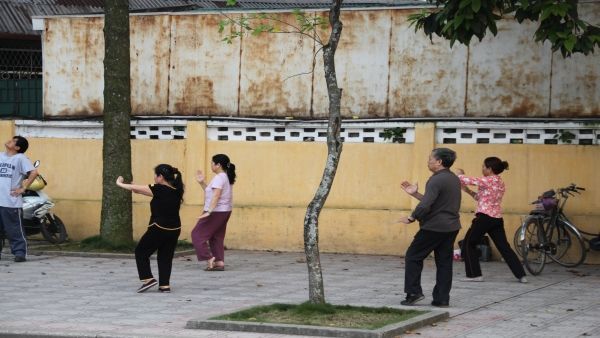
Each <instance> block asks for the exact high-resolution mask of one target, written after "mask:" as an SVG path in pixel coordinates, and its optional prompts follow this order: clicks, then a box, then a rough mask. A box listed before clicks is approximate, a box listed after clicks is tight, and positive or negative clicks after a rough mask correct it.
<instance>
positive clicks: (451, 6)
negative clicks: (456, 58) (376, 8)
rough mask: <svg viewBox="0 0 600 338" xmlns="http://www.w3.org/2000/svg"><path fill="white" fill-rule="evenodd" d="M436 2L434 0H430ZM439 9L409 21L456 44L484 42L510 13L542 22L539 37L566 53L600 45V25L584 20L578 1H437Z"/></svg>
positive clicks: (586, 52) (515, 17)
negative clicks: (473, 41)
mask: <svg viewBox="0 0 600 338" xmlns="http://www.w3.org/2000/svg"><path fill="white" fill-rule="evenodd" d="M429 1H430V2H431V3H433V2H434V1H433V0H429ZM435 4H436V6H437V7H436V9H434V10H423V11H422V12H421V13H417V14H413V15H411V16H410V18H409V20H410V21H411V23H412V24H414V25H415V29H416V30H420V29H422V30H423V31H424V32H425V34H426V35H427V36H429V37H430V38H432V37H433V34H436V35H438V36H440V37H443V38H445V39H447V40H450V45H451V46H453V45H454V43H455V42H456V41H458V42H460V43H462V44H465V45H468V44H469V43H470V42H471V40H472V38H473V36H476V37H477V38H479V40H480V41H481V40H482V39H483V37H484V36H485V34H486V32H487V31H488V30H489V31H490V32H491V33H492V34H493V35H496V34H497V33H498V29H497V27H496V21H498V20H501V19H502V18H503V17H505V16H506V15H508V14H511V15H513V17H514V19H515V20H517V21H518V22H519V23H522V22H523V21H525V20H530V21H534V22H538V28H537V30H536V31H535V40H536V41H538V42H544V41H549V42H550V43H551V44H552V51H557V50H560V52H561V54H562V55H563V56H565V57H566V56H571V55H572V54H573V53H583V54H585V55H587V54H589V53H593V52H594V48H595V47H598V46H600V28H599V27H597V26H594V25H592V24H589V23H588V22H585V21H584V20H582V19H580V17H579V13H578V0H436V1H435Z"/></svg>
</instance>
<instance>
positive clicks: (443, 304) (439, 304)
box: [431, 300, 450, 307]
mask: <svg viewBox="0 0 600 338" xmlns="http://www.w3.org/2000/svg"><path fill="white" fill-rule="evenodd" d="M431 306H435V307H448V306H450V304H449V303H448V302H439V301H437V300H434V301H432V302H431Z"/></svg>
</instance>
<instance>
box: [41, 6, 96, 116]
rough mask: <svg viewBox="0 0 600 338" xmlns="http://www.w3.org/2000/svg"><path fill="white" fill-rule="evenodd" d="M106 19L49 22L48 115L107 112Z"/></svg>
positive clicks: (46, 65)
mask: <svg viewBox="0 0 600 338" xmlns="http://www.w3.org/2000/svg"><path fill="white" fill-rule="evenodd" d="M103 28H104V19H103V18H97V17H95V18H72V19H66V18H61V19H53V20H45V27H44V32H43V63H44V75H43V76H44V99H43V104H44V115H45V116H50V117H70V116H98V115H101V114H102V111H103V110H104V105H103V102H104V99H103V90H104V65H103V62H104V36H103V31H102V29H103Z"/></svg>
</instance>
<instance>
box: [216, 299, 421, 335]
mask: <svg viewBox="0 0 600 338" xmlns="http://www.w3.org/2000/svg"><path fill="white" fill-rule="evenodd" d="M423 313H425V311H416V310H400V309H392V308H388V307H380V308H370V307H363V306H350V305H332V304H311V303H303V304H299V305H294V304H273V305H267V306H256V307H253V308H250V309H246V310H242V311H239V312H234V313H231V314H227V315H223V316H219V317H215V318H211V319H216V320H233V321H245V322H258V323H279V324H298V325H313V326H328V327H340V328H351V329H367V330H374V329H378V328H380V327H384V326H386V325H389V324H393V323H398V322H401V321H405V320H408V319H410V318H413V317H416V316H418V315H420V314H423Z"/></svg>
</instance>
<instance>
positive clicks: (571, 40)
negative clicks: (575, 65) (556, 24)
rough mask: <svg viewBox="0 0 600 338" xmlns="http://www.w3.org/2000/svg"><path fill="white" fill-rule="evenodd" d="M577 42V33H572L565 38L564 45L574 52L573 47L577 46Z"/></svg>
mask: <svg viewBox="0 0 600 338" xmlns="http://www.w3.org/2000/svg"><path fill="white" fill-rule="evenodd" d="M575 43H577V37H575V35H571V36H569V38H568V39H566V40H565V43H564V46H565V48H566V49H567V50H568V51H569V52H572V51H573V47H575Z"/></svg>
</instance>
